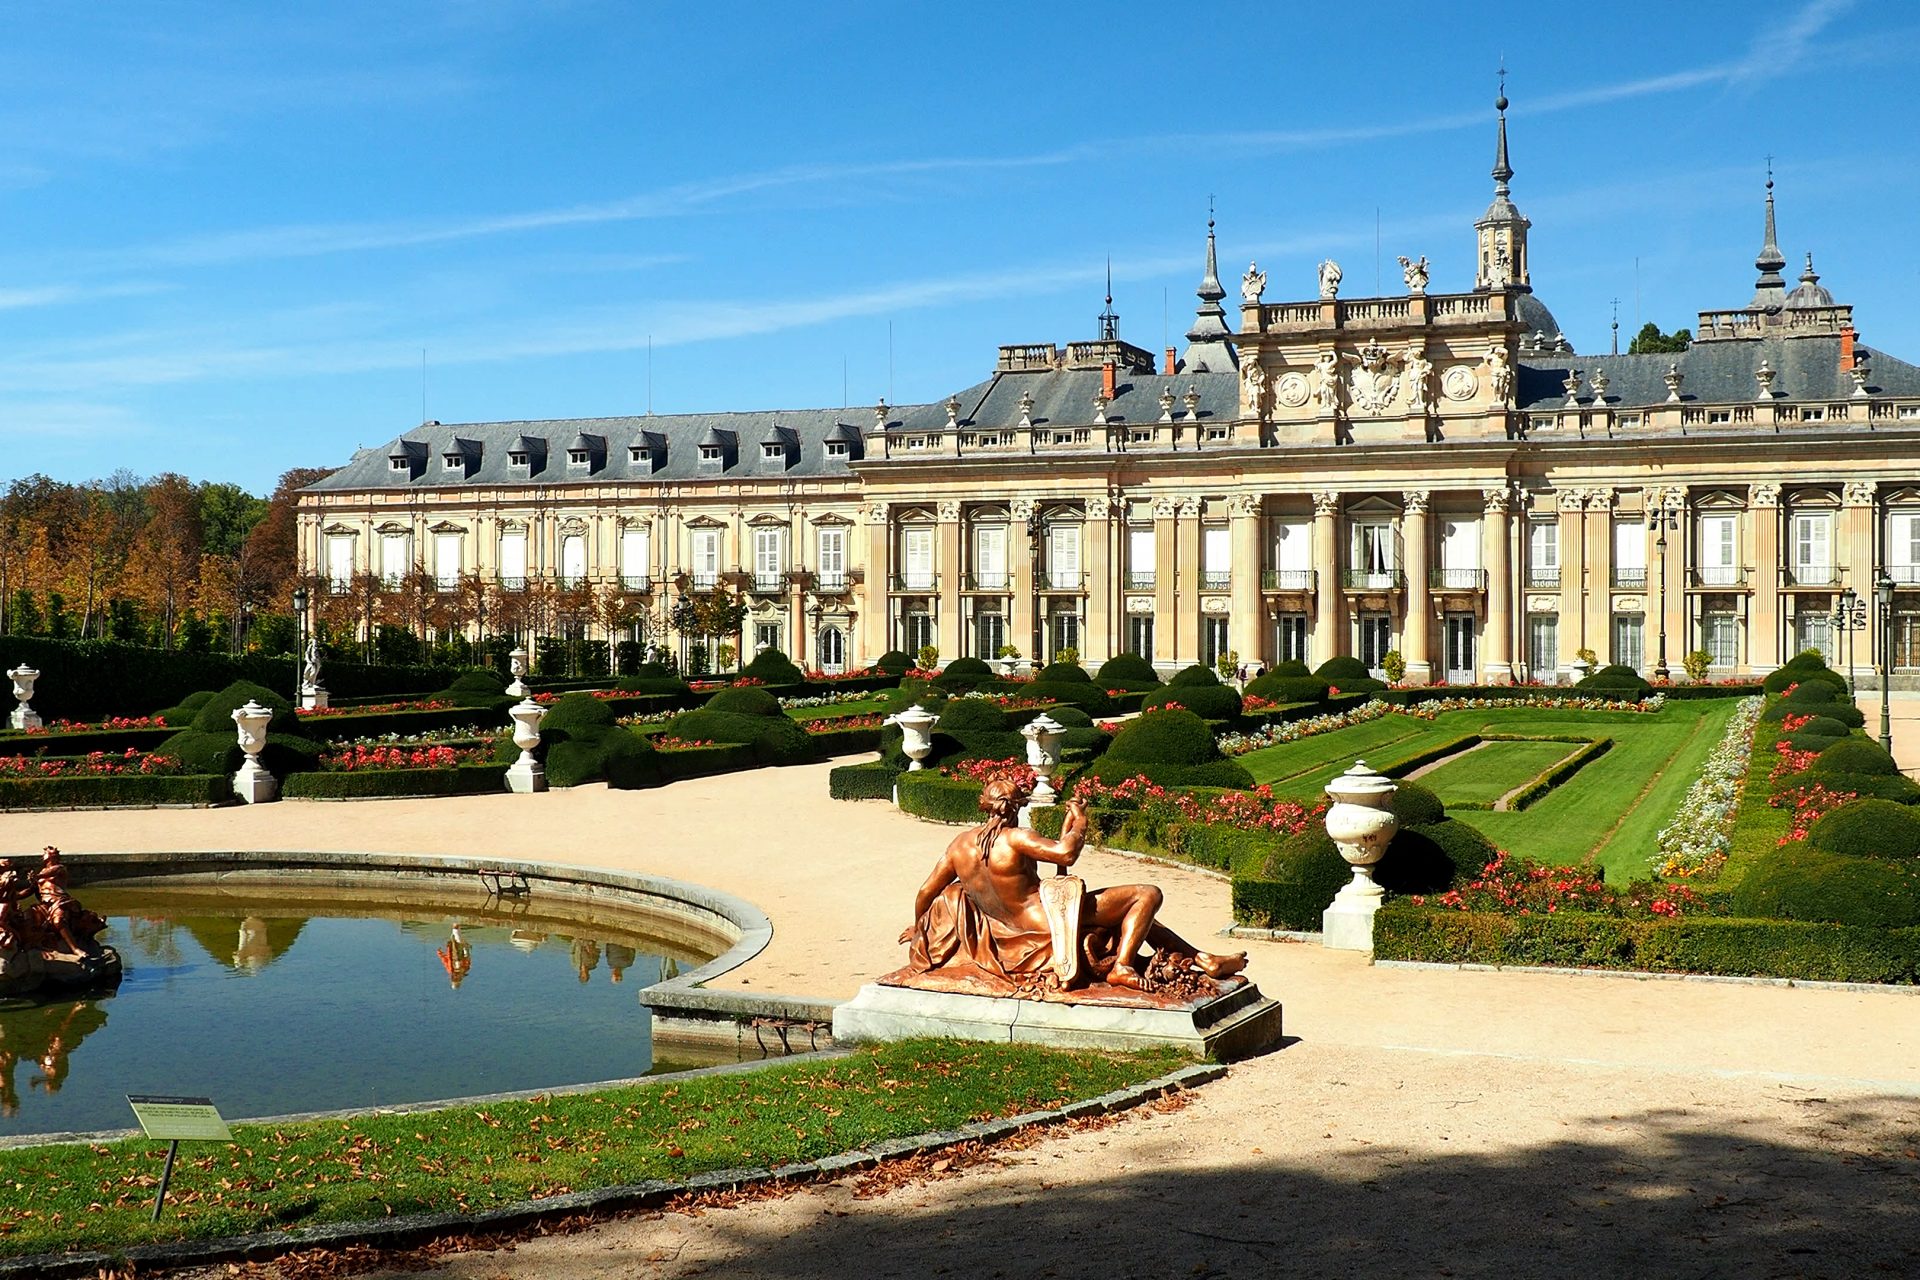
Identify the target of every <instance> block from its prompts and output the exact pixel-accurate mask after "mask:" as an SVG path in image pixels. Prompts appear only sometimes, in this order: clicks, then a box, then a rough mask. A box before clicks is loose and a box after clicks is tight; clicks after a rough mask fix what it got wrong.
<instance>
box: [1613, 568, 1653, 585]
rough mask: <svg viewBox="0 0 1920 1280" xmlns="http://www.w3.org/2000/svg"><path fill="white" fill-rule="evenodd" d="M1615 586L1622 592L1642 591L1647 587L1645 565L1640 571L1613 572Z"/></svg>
mask: <svg viewBox="0 0 1920 1280" xmlns="http://www.w3.org/2000/svg"><path fill="white" fill-rule="evenodd" d="M1613 585H1614V586H1615V587H1617V588H1619V589H1620V590H1622V591H1640V590H1644V589H1645V587H1646V585H1647V570H1646V567H1645V566H1644V565H1643V566H1641V567H1640V568H1638V569H1619V568H1616V569H1615V570H1614V571H1613Z"/></svg>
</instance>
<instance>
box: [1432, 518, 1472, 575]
mask: <svg viewBox="0 0 1920 1280" xmlns="http://www.w3.org/2000/svg"><path fill="white" fill-rule="evenodd" d="M1439 526H1440V527H1439V532H1440V580H1439V582H1438V584H1437V585H1439V586H1442V587H1451V588H1453V589H1455V590H1474V589H1476V588H1478V587H1479V586H1480V522H1479V521H1478V520H1473V519H1461V518H1458V517H1453V516H1443V517H1442V518H1441V519H1440V522H1439Z"/></svg>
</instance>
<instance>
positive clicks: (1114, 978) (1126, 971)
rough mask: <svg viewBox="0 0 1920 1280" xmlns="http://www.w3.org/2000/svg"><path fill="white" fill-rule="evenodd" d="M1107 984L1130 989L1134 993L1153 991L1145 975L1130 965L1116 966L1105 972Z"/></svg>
mask: <svg viewBox="0 0 1920 1280" xmlns="http://www.w3.org/2000/svg"><path fill="white" fill-rule="evenodd" d="M1107 982H1108V984H1109V985H1111V986H1116V987H1130V988H1132V989H1133V990H1135V991H1152V990H1153V983H1151V982H1149V981H1148V980H1147V975H1146V974H1144V973H1141V972H1140V971H1139V970H1138V969H1135V968H1134V967H1133V966H1132V965H1130V964H1116V965H1115V966H1113V968H1111V969H1109V970H1107Z"/></svg>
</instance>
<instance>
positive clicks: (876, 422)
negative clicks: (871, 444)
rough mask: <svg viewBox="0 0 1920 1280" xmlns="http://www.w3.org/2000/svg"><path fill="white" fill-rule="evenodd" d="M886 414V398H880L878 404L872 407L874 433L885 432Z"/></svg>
mask: <svg viewBox="0 0 1920 1280" xmlns="http://www.w3.org/2000/svg"><path fill="white" fill-rule="evenodd" d="M888 412H889V410H888V409H887V401H886V397H884V396H882V397H881V398H880V402H879V403H878V404H876V405H874V406H873V429H874V430H875V431H885V430H886V429H887V414H888Z"/></svg>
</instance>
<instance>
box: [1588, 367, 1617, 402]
mask: <svg viewBox="0 0 1920 1280" xmlns="http://www.w3.org/2000/svg"><path fill="white" fill-rule="evenodd" d="M1612 382H1613V379H1611V378H1609V377H1608V376H1607V371H1606V370H1605V369H1595V370H1594V371H1593V374H1592V376H1591V377H1589V378H1588V379H1587V385H1588V386H1590V387H1592V388H1593V403H1594V406H1595V407H1596V408H1598V407H1601V406H1604V405H1605V404H1606V403H1607V387H1608V386H1609V385H1611V383H1612Z"/></svg>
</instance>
